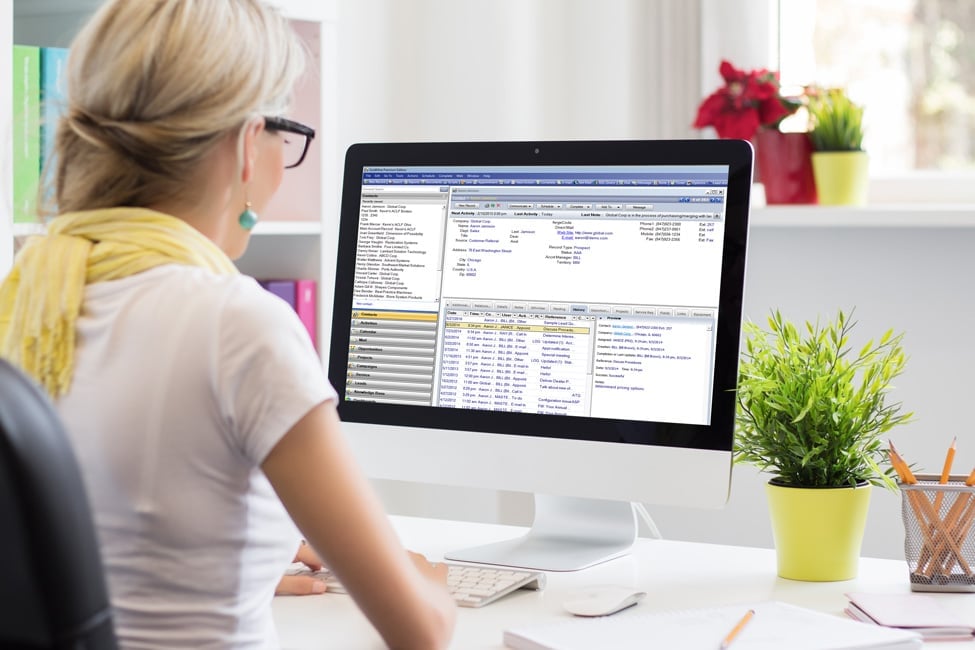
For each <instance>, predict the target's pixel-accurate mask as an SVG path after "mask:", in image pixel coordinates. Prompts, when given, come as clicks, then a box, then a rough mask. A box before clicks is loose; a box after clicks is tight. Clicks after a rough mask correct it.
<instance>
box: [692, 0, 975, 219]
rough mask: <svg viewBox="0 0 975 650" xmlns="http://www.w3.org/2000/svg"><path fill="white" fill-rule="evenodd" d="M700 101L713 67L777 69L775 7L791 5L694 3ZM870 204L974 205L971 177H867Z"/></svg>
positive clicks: (746, 0)
mask: <svg viewBox="0 0 975 650" xmlns="http://www.w3.org/2000/svg"><path fill="white" fill-rule="evenodd" d="M700 2H701V16H702V18H701V43H702V46H701V96H702V97H704V96H706V95H707V94H708V93H710V92H711V91H713V90H714V88H716V87H717V86H718V84H719V77H718V73H717V68H718V63H719V62H720V61H721V59H722V58H727V59H728V60H730V61H732V62H733V63H735V65H737V66H738V67H745V68H758V67H766V68H769V69H778V42H779V26H778V23H779V20H778V18H779V3H780V2H795V0H736V1H735V2H727V0H700ZM869 196H870V199H869V200H870V204H871V205H883V204H901V203H917V204H922V205H923V204H932V205H934V204H936V205H945V204H975V172H940V171H913V172H905V173H903V174H883V175H880V174H876V175H874V174H872V175H871V178H870V194H869Z"/></svg>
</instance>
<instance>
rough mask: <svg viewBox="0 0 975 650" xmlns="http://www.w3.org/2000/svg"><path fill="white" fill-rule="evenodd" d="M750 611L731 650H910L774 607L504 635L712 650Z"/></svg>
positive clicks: (510, 641) (911, 642)
mask: <svg viewBox="0 0 975 650" xmlns="http://www.w3.org/2000/svg"><path fill="white" fill-rule="evenodd" d="M749 609H754V610H755V615H754V616H753V617H752V619H751V621H749V623H748V625H747V626H746V627H745V628H744V629H742V630H741V632H740V633H739V634H738V635H737V636H736V638H735V640H734V644H733V646H732V647H733V649H734V650H782V648H789V649H790V650H910V649H913V648H920V647H921V637H920V635H918V634H916V633H915V632H910V631H905V630H895V629H890V628H885V627H878V626H876V625H865V624H863V623H858V622H856V621H852V620H849V619H846V618H842V617H840V616H833V615H831V614H824V613H822V612H817V611H813V610H810V609H805V608H802V607H796V606H794V605H789V604H786V603H780V602H764V603H758V604H742V605H728V606H722V607H713V608H702V609H689V610H680V611H662V612H650V613H641V612H640V611H639V610H631V611H628V612H624V613H622V614H617V615H615V616H608V617H604V618H594V619H566V620H564V621H561V622H557V623H545V624H539V625H528V626H523V627H517V628H512V629H509V630H505V633H504V643H505V645H506V646H507V647H509V648H514V649H515V650H591V649H592V648H601V649H602V650H631V649H632V650H636V649H637V648H639V649H641V650H645V649H646V648H681V649H682V650H697V649H700V650H715V648H717V647H718V645H719V644H720V643H721V641H722V639H724V638H725V636H726V635H727V634H728V632H729V631H730V630H731V629H732V628H734V627H735V625H736V624H737V623H738V622H739V621H740V620H741V618H742V615H743V614H744V613H745V612H746V611H748V610H749Z"/></svg>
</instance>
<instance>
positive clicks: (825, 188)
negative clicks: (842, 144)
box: [812, 151, 870, 205]
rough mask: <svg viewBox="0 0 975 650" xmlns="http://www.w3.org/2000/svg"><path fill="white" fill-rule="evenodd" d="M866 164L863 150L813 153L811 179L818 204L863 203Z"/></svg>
mask: <svg viewBox="0 0 975 650" xmlns="http://www.w3.org/2000/svg"><path fill="white" fill-rule="evenodd" d="M869 162H870V160H869V158H868V157H867V152H866V151H815V152H813V155H812V167H813V177H814V178H815V179H816V195H817V196H818V197H819V204H820V205H864V204H866V202H867V185H868V175H867V168H868V165H869Z"/></svg>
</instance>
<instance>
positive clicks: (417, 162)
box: [328, 140, 752, 451]
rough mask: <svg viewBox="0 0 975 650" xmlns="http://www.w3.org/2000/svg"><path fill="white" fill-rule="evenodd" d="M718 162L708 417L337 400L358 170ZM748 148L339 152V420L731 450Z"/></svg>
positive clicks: (606, 145)
mask: <svg viewBox="0 0 975 650" xmlns="http://www.w3.org/2000/svg"><path fill="white" fill-rule="evenodd" d="M423 165H429V166H454V165H455V166H495V165H497V166H528V165H727V166H728V170H729V174H728V189H727V195H726V198H727V203H726V213H725V214H726V223H725V229H724V241H723V243H722V264H721V286H720V297H719V311H718V327H717V333H716V347H715V367H714V385H713V388H712V417H711V422H710V424H707V425H694V424H681V423H671V422H652V421H648V422H640V421H633V420H616V419H609V418H595V417H578V416H563V415H539V414H530V413H512V412H495V411H486V410H472V409H458V408H447V407H435V406H415V405H403V404H384V403H378V402H364V401H346V400H345V391H346V375H347V365H348V355H349V328H350V323H351V320H352V311H353V310H352V298H353V278H354V269H355V256H356V245H357V240H358V226H359V209H360V200H361V192H362V172H363V168H365V167H389V166H410V167H413V166H423ZM751 172H752V148H751V145H750V144H749V143H748V142H745V141H742V140H653V141H638V140H618V141H545V142H438V143H430V142H424V143H362V144H354V145H352V146H351V147H350V148H349V149H348V152H347V154H346V159H345V173H344V186H343V191H342V202H341V214H340V223H339V235H338V250H337V262H336V276H335V277H336V282H335V295H334V304H333V312H332V328H331V332H332V335H331V342H330V353H329V364H328V377H329V380H330V381H331V383H332V385H333V386H334V387H335V389H336V390H337V391H338V394H339V400H338V409H339V415H340V416H341V418H342V419H343V420H344V421H346V422H359V423H371V424H382V425H396V426H408V427H420V428H427V429H441V430H459V431H471V432H481V433H498V434H510V435H521V436H534V437H543V438H560V439H569V440H586V441H593V442H617V443H630V444H638V445H661V446H670V447H683V448H690V449H711V450H719V451H730V450H731V449H732V444H733V433H734V416H735V395H734V389H735V387H736V385H737V378H738V355H739V344H740V335H741V310H742V301H743V287H744V274H745V258H746V248H747V240H748V214H749V200H750V199H749V196H750V190H751V176H752V174H751Z"/></svg>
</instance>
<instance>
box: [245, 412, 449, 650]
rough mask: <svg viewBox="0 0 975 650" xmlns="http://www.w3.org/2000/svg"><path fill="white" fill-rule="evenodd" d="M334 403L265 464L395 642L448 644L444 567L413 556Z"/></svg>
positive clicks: (328, 558) (311, 538)
mask: <svg viewBox="0 0 975 650" xmlns="http://www.w3.org/2000/svg"><path fill="white" fill-rule="evenodd" d="M341 427H342V423H341V421H340V420H339V417H338V413H337V412H336V410H335V405H334V403H333V402H325V403H323V404H320V405H318V406H316V407H315V408H313V409H312V410H311V411H309V413H308V414H307V415H305V417H303V418H302V419H301V420H300V421H299V422H298V423H297V424H295V426H294V427H292V429H291V430H290V431H289V432H288V433H286V434H285V435H284V437H283V438H282V439H281V440H280V441H279V442H278V444H277V445H275V447H274V449H272V450H271V453H270V454H268V457H267V458H266V459H265V460H264V464H263V465H262V469H263V470H264V473H265V474H266V475H267V477H268V479H269V480H270V481H271V484H272V485H273V486H274V489H275V490H276V491H277V493H278V496H279V497H280V498H281V501H282V503H284V506H285V507H286V508H287V509H288V512H289V513H290V514H291V517H292V518H293V519H294V521H295V523H296V524H297V526H298V528H299V529H300V530H301V532H302V534H303V535H305V538H306V539H307V540H308V542H309V543H310V544H311V545H312V546H313V547H314V548H315V550H316V551H318V553H319V554H320V555H321V557H322V559H323V560H324V561H325V563H326V564H327V565H328V567H329V569H331V570H332V571H334V572H335V574H336V575H337V576H338V578H339V580H341V581H342V584H343V586H344V587H345V588H346V589H347V590H348V592H349V594H351V595H352V597H353V598H355V600H356V603H357V604H358V605H359V607H361V608H362V611H363V612H364V613H365V615H366V616H367V617H368V618H369V620H370V621H372V623H373V625H374V626H375V627H376V629H377V630H378V631H379V633H380V635H382V637H383V639H384V640H385V641H386V643H387V644H388V645H389V646H390V647H391V648H404V649H405V648H423V649H424V650H427V649H434V648H445V647H446V646H447V645H448V643H449V641H450V637H451V634H452V633H453V627H454V620H455V617H456V608H455V605H454V602H453V599H452V598H451V597H450V595H449V594H448V593H447V590H446V588H445V586H444V581H445V578H446V568H445V567H443V566H439V567H433V566H431V565H430V564H428V563H427V562H425V561H423V560H422V559H421V558H415V557H414V558H411V557H410V555H408V554H407V552H406V551H405V550H404V549H403V548H402V546H401V545H400V543H399V540H398V539H397V537H396V534H395V533H394V531H393V529H392V527H391V526H390V524H389V521H388V520H387V518H386V515H385V513H384V512H383V508H382V505H381V504H380V502H379V500H378V498H377V497H376V495H375V493H374V492H373V489H372V486H371V485H369V482H368V481H367V480H366V478H365V476H363V474H362V471H361V470H360V469H359V466H358V465H357V463H356V460H355V458H354V456H353V454H352V452H351V450H350V449H349V446H348V444H347V443H346V441H345V438H344V436H343V434H342V430H341Z"/></svg>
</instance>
